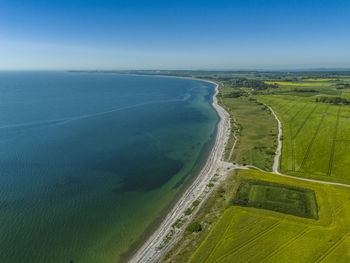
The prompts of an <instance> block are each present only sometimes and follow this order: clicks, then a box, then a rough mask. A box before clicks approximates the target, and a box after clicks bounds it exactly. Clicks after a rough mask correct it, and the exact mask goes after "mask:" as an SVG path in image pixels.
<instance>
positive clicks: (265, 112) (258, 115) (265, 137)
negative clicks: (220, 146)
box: [219, 89, 277, 171]
mask: <svg viewBox="0 0 350 263" xmlns="http://www.w3.org/2000/svg"><path fill="white" fill-rule="evenodd" d="M227 92H229V89H221V94H223V95H225V94H227ZM219 101H221V103H222V105H224V107H225V109H226V110H227V111H228V112H229V113H230V115H231V120H232V127H233V133H235V135H236V138H237V139H238V141H237V143H236V146H235V148H234V150H233V151H232V152H231V148H232V145H233V143H234V141H235V138H234V137H233V133H232V134H231V138H230V141H229V143H228V145H227V148H226V152H225V157H226V160H227V161H231V162H237V163H239V164H243V163H246V164H251V165H254V166H256V167H259V168H260V169H264V170H266V171H270V170H271V167H272V163H273V157H274V152H275V149H276V145H277V141H276V137H277V136H276V135H277V122H276V120H275V118H274V117H273V115H272V114H271V112H270V110H269V109H267V108H266V107H265V106H264V105H262V104H260V103H257V102H256V101H254V100H250V99H249V98H247V97H239V98H227V97H220V98H219ZM233 120H235V121H236V122H234V121H233Z"/></svg>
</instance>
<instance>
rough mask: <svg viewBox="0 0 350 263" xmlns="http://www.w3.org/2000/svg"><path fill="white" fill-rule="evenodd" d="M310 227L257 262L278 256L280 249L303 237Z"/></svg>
mask: <svg viewBox="0 0 350 263" xmlns="http://www.w3.org/2000/svg"><path fill="white" fill-rule="evenodd" d="M310 229H311V228H310V227H306V228H305V229H304V230H303V231H301V232H300V233H299V234H298V235H296V236H295V237H294V238H292V239H290V240H288V241H287V242H284V243H283V244H282V245H281V246H279V247H278V248H276V249H275V250H274V251H272V252H271V253H270V254H268V255H266V256H265V257H264V258H263V259H261V260H260V261H259V262H265V261H266V260H268V259H270V258H272V257H273V256H275V255H276V254H278V253H279V252H280V251H281V249H284V248H286V247H288V246H289V245H290V244H292V243H293V242H295V241H296V240H298V239H299V238H301V237H302V236H303V235H305V234H306V233H307V232H308V231H310Z"/></svg>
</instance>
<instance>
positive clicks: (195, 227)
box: [186, 222, 202, 233]
mask: <svg viewBox="0 0 350 263" xmlns="http://www.w3.org/2000/svg"><path fill="white" fill-rule="evenodd" d="M186 231H188V232H191V233H193V232H200V231H202V225H201V224H200V223H198V222H192V223H191V224H189V225H188V226H187V227H186Z"/></svg>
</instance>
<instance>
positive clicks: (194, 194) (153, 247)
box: [129, 78, 231, 263]
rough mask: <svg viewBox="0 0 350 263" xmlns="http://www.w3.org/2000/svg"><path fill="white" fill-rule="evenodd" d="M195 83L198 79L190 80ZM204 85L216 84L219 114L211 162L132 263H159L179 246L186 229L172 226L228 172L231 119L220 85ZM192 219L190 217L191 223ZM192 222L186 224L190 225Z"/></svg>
mask: <svg viewBox="0 0 350 263" xmlns="http://www.w3.org/2000/svg"><path fill="white" fill-rule="evenodd" d="M190 79H195V78H190ZM197 80H201V81H206V82H210V83H213V84H215V94H214V96H213V102H212V106H213V107H214V109H215V110H216V112H217V114H218V116H219V122H218V125H217V133H216V138H215V144H214V146H213V148H212V150H211V153H210V155H209V156H208V159H207V161H206V163H205V165H204V167H203V168H202V170H201V171H200V173H199V174H198V176H197V177H196V179H195V180H194V181H193V183H192V184H191V185H190V186H189V187H188V188H187V189H186V191H185V192H184V193H183V195H182V196H181V197H180V199H179V200H178V201H177V202H176V204H175V205H174V207H173V208H172V209H171V210H170V212H169V213H168V214H167V216H166V217H165V218H164V220H163V221H162V223H161V224H160V225H159V227H158V228H157V229H156V231H155V232H154V233H153V234H152V235H151V236H150V237H149V238H148V239H147V241H146V242H145V243H144V244H143V245H142V246H141V248H140V249H139V250H138V251H137V252H136V253H135V254H134V255H133V256H132V258H131V259H130V260H129V262H130V263H141V262H142V263H143V262H158V261H160V260H161V258H162V257H163V256H164V255H165V254H166V253H167V252H168V251H169V249H170V248H171V247H172V246H173V245H174V244H175V243H176V241H177V240H178V239H179V238H180V237H181V234H182V232H183V230H184V228H185V227H186V224H184V225H183V226H182V227H181V228H179V229H173V228H172V225H173V224H174V223H175V222H176V220H177V219H178V218H180V217H181V216H183V215H184V212H185V210H186V209H187V208H189V207H191V205H192V203H193V202H194V201H195V200H197V199H201V202H200V205H199V206H198V207H196V210H198V209H199V208H200V206H201V205H202V204H203V203H204V202H203V201H204V200H205V199H206V198H207V197H208V196H209V194H210V193H211V192H212V190H213V188H208V187H207V185H208V184H209V183H210V181H211V179H212V178H213V177H214V176H215V174H216V173H217V170H218V169H219V168H223V167H224V168H225V169H223V170H224V171H225V170H227V169H226V166H227V163H225V162H222V161H221V158H222V156H223V153H224V151H225V146H226V143H227V141H228V138H229V134H230V129H231V127H230V116H229V114H228V113H227V112H226V111H225V110H224V109H223V108H222V107H221V106H220V105H219V104H218V101H217V94H218V92H219V91H218V87H219V85H218V84H217V83H215V82H212V81H208V80H202V79H197ZM224 177H225V173H222V174H221V176H219V178H218V180H219V181H220V180H223V179H224ZM192 216H193V214H192V215H191V216H189V217H188V218H187V219H190V218H191V217H192ZM189 221H190V220H187V221H186V222H187V223H188V222H189ZM171 230H173V231H174V232H173V233H172V236H171V239H170V240H168V239H167V236H168V235H169V233H170V231H171Z"/></svg>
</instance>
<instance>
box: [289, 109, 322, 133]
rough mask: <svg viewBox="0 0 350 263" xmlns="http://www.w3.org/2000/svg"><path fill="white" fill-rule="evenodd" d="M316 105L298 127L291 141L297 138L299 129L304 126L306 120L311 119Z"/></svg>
mask: <svg viewBox="0 0 350 263" xmlns="http://www.w3.org/2000/svg"><path fill="white" fill-rule="evenodd" d="M317 106H318V105H317V104H316V105H315V107H314V108H313V109H312V110H311V112H310V113H309V114H308V115H307V117H306V118H305V120H304V121H303V123H302V124H301V125H300V126H299V128H298V130H297V132H296V134H295V135H294V136H293V140H294V139H295V138H296V137H297V136H298V134H299V133H300V131H301V129H302V128H303V127H304V126H305V123H306V122H307V120H308V119H309V118H310V117H311V115H312V114H313V113H314V112H315V110H316V108H317Z"/></svg>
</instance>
